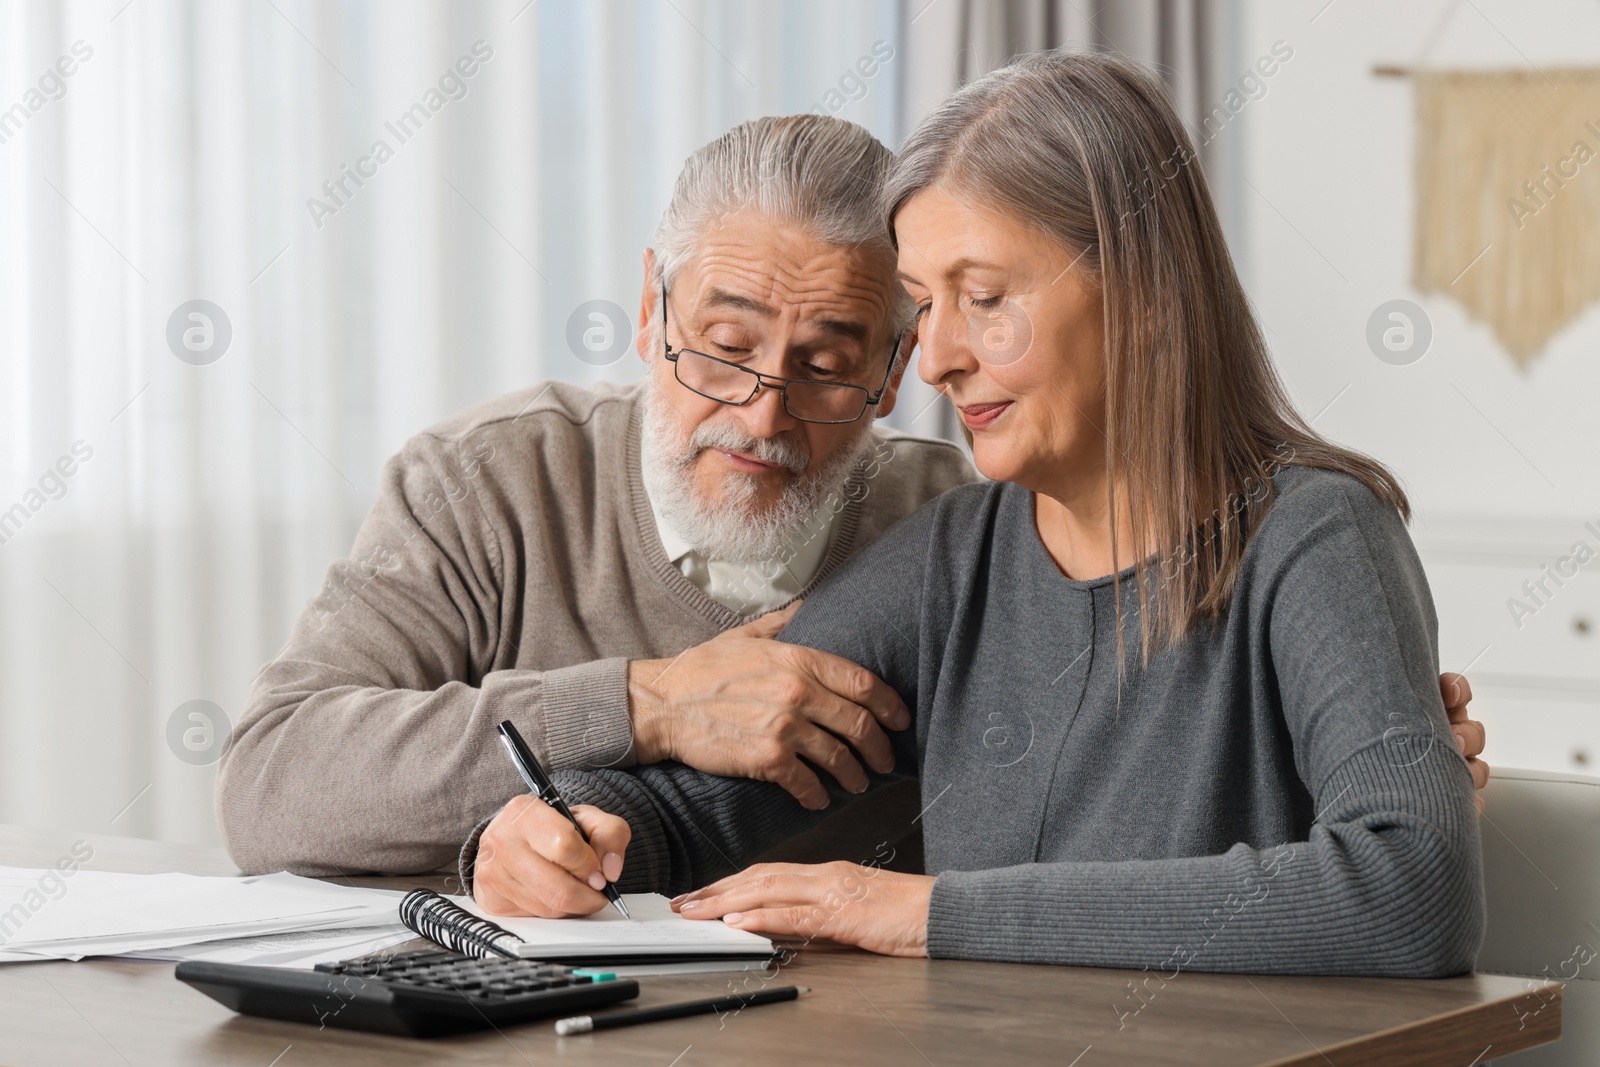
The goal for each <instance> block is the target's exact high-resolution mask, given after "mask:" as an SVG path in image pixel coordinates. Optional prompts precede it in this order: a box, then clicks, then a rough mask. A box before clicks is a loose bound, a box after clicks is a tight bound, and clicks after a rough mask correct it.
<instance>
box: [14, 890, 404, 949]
mask: <svg viewBox="0 0 1600 1067" xmlns="http://www.w3.org/2000/svg"><path fill="white" fill-rule="evenodd" d="M402 895H403V894H402V893H400V892H398V891H394V890H386V889H356V888H352V887H349V886H338V885H330V884H328V883H326V882H319V881H316V880H314V879H310V878H300V877H297V876H296V875H292V874H283V873H280V874H269V875H260V876H256V877H245V878H207V877H201V876H199V875H192V874H113V873H108V872H104V871H85V870H77V871H73V872H70V873H69V874H66V875H65V876H63V875H62V874H59V873H58V872H57V871H54V870H34V869H30V868H23V867H0V962H20V961H24V960H41V959H56V960H62V959H65V960H77V959H82V958H83V957H85V956H115V955H137V956H143V957H146V958H157V959H188V958H206V959H219V960H227V961H228V962H237V963H256V962H262V963H266V962H279V961H280V960H281V961H282V965H284V966H306V965H307V962H306V961H307V959H308V958H310V957H313V956H315V957H317V958H318V959H320V958H322V957H323V956H324V955H326V954H327V953H330V952H331V953H334V954H333V955H332V956H331V957H329V958H333V959H343V958H347V957H348V956H354V955H359V954H360V953H361V952H364V951H373V950H375V949H376V948H382V947H385V946H386V945H390V944H396V943H398V942H400V941H404V940H408V939H409V938H411V937H413V936H415V935H414V934H412V933H411V932H410V931H409V930H406V928H405V927H404V926H401V925H400V923H399V915H398V905H399V898H400V897H401V896H402ZM283 935H290V940H289V941H288V942H285V941H283V940H273V938H274V937H279V938H281V937H282V936H283ZM313 935H314V936H313Z"/></svg>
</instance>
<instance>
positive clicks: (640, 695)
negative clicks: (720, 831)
mask: <svg viewBox="0 0 1600 1067" xmlns="http://www.w3.org/2000/svg"><path fill="white" fill-rule="evenodd" d="M795 607H798V605H795V606H794V607H789V608H785V609H784V610H782V611H775V612H772V613H770V614H767V615H763V616H762V617H761V618H759V619H756V620H755V621H754V622H749V623H746V624H745V625H743V626H738V627H735V628H734V629H732V630H728V631H726V632H724V633H721V634H718V635H717V636H716V637H713V638H712V639H711V640H709V641H706V642H705V643H703V644H699V645H696V646H695V647H693V648H691V649H688V650H686V651H685V652H683V653H682V654H681V655H678V656H676V657H674V658H672V659H666V660H633V661H631V662H629V664H628V714H629V716H630V718H631V719H632V720H633V737H634V758H635V759H636V760H637V761H638V762H640V763H659V762H661V761H662V760H669V759H672V760H677V761H678V762H680V763H686V764H688V765H689V766H691V767H694V768H695V769H696V770H701V771H705V772H707V773H708V774H719V775H722V776H724V777H728V778H754V779H756V780H757V781H762V782H775V783H777V784H778V785H781V786H782V787H783V788H785V789H787V790H788V791H789V792H790V793H793V794H794V796H795V799H797V800H799V801H800V803H801V804H803V805H805V806H806V807H807V808H811V809H812V810H818V809H821V808H825V807H827V806H828V791H827V789H826V788H825V787H824V786H823V784H822V781H821V780H820V779H819V778H818V777H817V775H816V773H815V772H814V771H812V770H811V768H810V767H808V766H806V763H805V761H806V760H809V761H811V763H813V764H815V765H816V766H818V767H820V768H822V769H823V770H825V771H827V772H828V773H829V774H831V775H833V776H834V777H835V778H837V779H838V780H839V784H840V785H842V786H843V787H844V788H846V789H848V790H849V791H850V792H852V793H859V792H862V791H863V790H865V789H866V788H867V784H868V778H867V772H866V771H865V770H864V769H863V768H862V764H863V763H865V764H866V765H867V766H868V767H870V768H871V769H873V770H875V771H878V772H880V773H882V772H888V771H890V770H892V769H894V751H893V749H892V748H891V747H890V745H889V738H888V735H887V734H885V733H884V730H886V729H888V730H903V729H905V728H906V727H907V726H910V725H911V713H910V712H909V711H908V710H907V709H906V706H905V702H904V701H902V700H901V699H900V696H899V694H897V693H896V692H895V691H894V690H893V689H891V688H890V687H889V686H888V685H886V684H885V683H884V682H883V681H881V680H880V679H879V678H878V677H877V676H876V675H874V674H873V673H872V672H871V671H869V670H867V669H866V668H865V667H861V666H858V665H856V664H854V663H851V662H850V661H849V660H847V659H841V658H840V657H838V656H834V655H830V654H828V653H826V652H819V651H818V650H816V649H813V648H805V647H803V646H800V645H788V644H784V643H783V642H781V641H774V640H773V637H775V636H776V635H777V633H778V631H779V630H781V629H783V626H784V624H785V623H787V622H788V621H789V618H790V616H791V615H793V614H794V610H795ZM846 742H848V744H847V743H846ZM852 748H853V749H854V751H852ZM802 757H804V758H803V759H802Z"/></svg>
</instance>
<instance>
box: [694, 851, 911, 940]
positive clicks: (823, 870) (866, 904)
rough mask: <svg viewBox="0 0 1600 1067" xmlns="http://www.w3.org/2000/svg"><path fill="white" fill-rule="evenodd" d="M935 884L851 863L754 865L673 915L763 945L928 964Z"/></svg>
mask: <svg viewBox="0 0 1600 1067" xmlns="http://www.w3.org/2000/svg"><path fill="white" fill-rule="evenodd" d="M933 881H934V880H933V878H932V877H931V876H929V875H920V874H899V873H896V872H894V871H886V870H883V869H882V868H880V867H863V866H860V865H858V864H854V863H844V862H838V863H760V864H757V865H756V866H754V867H751V868H749V869H748V870H744V871H741V872H739V873H738V874H735V875H731V876H729V877H727V878H724V879H722V880H721V881H720V882H714V883H712V884H711V885H708V886H706V887H705V888H704V889H697V890H695V891H694V892H693V893H686V894H684V895H683V896H681V897H678V898H676V899H675V900H673V902H672V908H673V910H674V911H676V912H678V913H679V914H681V915H683V916H685V917H686V918H690V919H721V920H722V921H723V922H724V923H726V924H727V925H729V926H732V927H736V928H738V929H740V930H749V931H750V932H751V933H756V934H763V935H765V936H768V937H777V938H791V939H792V938H802V939H804V940H807V941H809V940H812V939H813V938H825V939H827V940H829V941H836V942H839V943H840V944H844V945H856V946H858V947H860V948H864V949H866V950H867V951H868V952H878V953H882V954H883V955H885V956H926V955H927V954H928V902H929V900H931V899H932V897H933Z"/></svg>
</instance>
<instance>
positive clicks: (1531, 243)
mask: <svg viewBox="0 0 1600 1067" xmlns="http://www.w3.org/2000/svg"><path fill="white" fill-rule="evenodd" d="M1374 73H1378V74H1402V73H1410V76H1411V79H1412V82H1413V84H1414V86H1415V92H1416V158H1415V162H1416V183H1415V195H1416V209H1415V212H1414V217H1415V220H1416V222H1415V226H1416V232H1415V238H1414V242H1413V256H1412V283H1413V285H1414V286H1415V287H1416V289H1417V290H1418V291H1419V292H1423V293H1437V294H1440V295H1442V296H1447V297H1449V298H1451V299H1453V300H1456V301H1458V302H1459V303H1460V304H1461V305H1462V306H1463V307H1465V308H1466V310H1467V313H1468V315H1470V316H1471V317H1472V318H1473V319H1476V320H1478V321H1481V322H1484V323H1487V324H1488V326H1489V328H1490V329H1491V330H1493V331H1494V334H1495V336H1496V337H1497V338H1498V339H1499V340H1500V342H1501V344H1503V345H1504V346H1505V347H1506V349H1507V351H1508V352H1509V353H1510V354H1511V358H1512V359H1513V360H1514V361H1515V362H1516V364H1517V366H1518V367H1519V368H1520V369H1523V370H1526V369H1527V367H1528V365H1529V364H1530V363H1531V362H1532V361H1533V359H1534V358H1535V357H1537V356H1538V355H1539V354H1540V352H1541V351H1542V350H1543V349H1544V346H1545V344H1546V342H1548V341H1549V340H1550V338H1551V337H1552V336H1554V335H1555V334H1556V333H1558V332H1559V331H1560V330H1561V329H1562V328H1563V327H1564V326H1566V325H1567V324H1568V323H1570V322H1571V321H1572V320H1573V319H1575V318H1576V317H1577V316H1578V315H1579V314H1580V313H1581V312H1582V311H1583V309H1584V308H1585V307H1587V306H1588V305H1589V304H1591V303H1593V302H1595V301H1596V300H1600V69H1565V70H1562V69H1545V70H1543V71H1538V70H1516V71H1472V72H1467V71H1421V70H1417V71H1411V72H1407V71H1403V70H1401V69H1398V68H1393V67H1379V68H1377V70H1376V71H1375V72H1374Z"/></svg>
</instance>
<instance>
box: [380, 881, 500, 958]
mask: <svg viewBox="0 0 1600 1067" xmlns="http://www.w3.org/2000/svg"><path fill="white" fill-rule="evenodd" d="M400 921H401V922H403V923H405V924H406V925H407V926H408V927H410V928H411V929H413V930H415V931H416V932H417V933H419V934H421V935H422V936H423V937H425V938H427V939H428V940H430V941H432V942H434V943H435V944H437V945H440V946H442V947H444V948H447V949H450V950H451V951H452V952H464V953H466V954H467V955H469V956H480V957H488V956H490V955H497V956H505V957H506V958H508V959H520V958H521V957H519V956H518V955H517V954H516V953H515V952H513V951H512V950H511V949H509V948H506V947H505V945H504V944H502V941H503V940H504V939H505V938H510V939H511V940H512V941H513V942H520V941H521V940H522V939H521V938H519V937H517V935H516V934H513V933H512V932H511V931H509V930H507V929H506V928H505V927H503V926H500V925H499V924H497V923H492V922H490V921H489V920H488V919H481V918H479V917H478V916H476V915H474V914H472V912H470V911H468V910H466V909H465V908H463V907H461V906H460V905H458V904H456V903H454V902H452V901H449V900H446V899H445V898H444V897H442V896H440V895H439V894H438V893H435V892H434V891H433V890H431V889H413V890H412V891H411V892H409V893H407V894H406V895H405V898H404V899H402V900H401V901H400Z"/></svg>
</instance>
